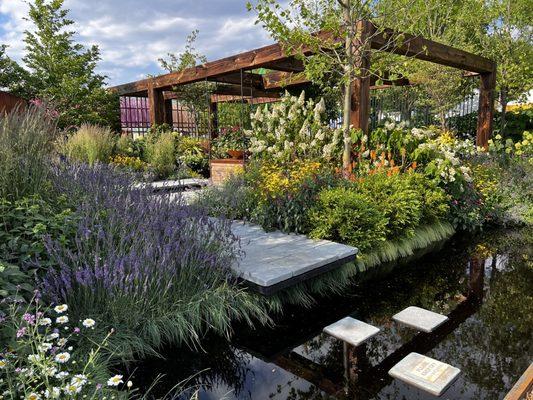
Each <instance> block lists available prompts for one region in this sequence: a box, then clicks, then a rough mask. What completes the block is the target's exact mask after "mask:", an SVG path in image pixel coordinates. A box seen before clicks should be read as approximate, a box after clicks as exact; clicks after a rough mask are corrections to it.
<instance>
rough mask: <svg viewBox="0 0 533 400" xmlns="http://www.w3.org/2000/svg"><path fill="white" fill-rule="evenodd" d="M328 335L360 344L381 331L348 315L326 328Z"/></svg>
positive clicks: (355, 344) (353, 343) (354, 344)
mask: <svg viewBox="0 0 533 400" xmlns="http://www.w3.org/2000/svg"><path fill="white" fill-rule="evenodd" d="M324 332H326V333H327V334H328V335H331V336H333V337H336V338H337V339H340V340H343V341H345V342H347V343H349V344H351V345H352V346H359V345H360V344H361V343H364V342H366V341H367V340H368V339H370V338H371V337H372V336H374V335H376V334H377V333H378V332H379V328H376V327H375V326H372V325H369V324H367V323H365V322H363V321H359V320H358V319H355V318H352V317H346V318H343V319H341V320H340V321H337V322H335V323H333V324H331V325H328V326H326V327H325V328H324Z"/></svg>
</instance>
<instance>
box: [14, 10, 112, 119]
mask: <svg viewBox="0 0 533 400" xmlns="http://www.w3.org/2000/svg"><path fill="white" fill-rule="evenodd" d="M63 3H64V0H33V2H32V3H29V6H30V10H29V15H28V20H29V21H31V22H32V23H33V24H34V26H35V31H34V32H31V31H29V30H27V31H25V33H24V42H25V43H26V48H25V50H26V54H25V56H24V57H23V61H24V64H25V65H26V67H27V68H28V85H29V88H30V92H31V93H33V95H34V96H35V97H39V98H41V99H44V100H46V101H48V102H50V103H51V104H53V105H54V107H55V108H56V109H57V111H58V112H59V119H58V124H59V126H60V127H62V128H67V127H69V126H79V125H81V124H82V123H83V122H90V123H96V124H108V125H112V126H116V124H117V120H118V98H117V97H116V96H115V95H112V94H110V93H108V92H107V90H105V88H104V84H105V80H106V77H105V76H103V75H100V74H97V73H96V72H95V69H96V66H97V63H98V61H99V60H100V52H99V49H98V47H97V46H91V47H90V48H89V49H86V48H85V47H84V46H83V45H81V44H79V43H76V42H75V41H74V35H75V32H74V31H71V30H69V28H70V27H71V26H72V25H73V23H74V22H73V21H72V20H70V19H68V13H69V10H67V9H64V8H63Z"/></svg>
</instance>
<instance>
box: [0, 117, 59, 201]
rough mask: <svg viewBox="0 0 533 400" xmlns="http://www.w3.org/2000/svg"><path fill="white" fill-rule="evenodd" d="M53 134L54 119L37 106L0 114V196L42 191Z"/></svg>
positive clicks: (20, 196) (44, 187) (54, 134)
mask: <svg viewBox="0 0 533 400" xmlns="http://www.w3.org/2000/svg"><path fill="white" fill-rule="evenodd" d="M56 138H57V131H56V128H55V125H54V123H53V122H52V121H51V120H50V119H49V118H48V117H47V116H46V114H45V113H44V112H43V111H42V110H40V109H35V108H30V109H29V110H27V111H20V112H13V113H10V114H7V115H3V114H0V197H3V198H8V199H11V200H16V199H20V198H22V197H24V196H31V195H33V194H36V193H40V194H44V192H45V191H46V185H47V181H48V178H49V174H50V166H49V157H50V154H51V152H52V150H53V147H54V141H55V140H56Z"/></svg>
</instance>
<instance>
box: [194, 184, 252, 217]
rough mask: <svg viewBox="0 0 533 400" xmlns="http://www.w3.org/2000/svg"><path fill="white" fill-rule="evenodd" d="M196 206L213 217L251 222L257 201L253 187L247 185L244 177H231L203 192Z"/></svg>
mask: <svg viewBox="0 0 533 400" xmlns="http://www.w3.org/2000/svg"><path fill="white" fill-rule="evenodd" d="M195 205H197V206H199V207H200V208H202V209H204V210H206V212H207V213H208V214H209V215H212V216H217V217H225V218H228V219H239V220H250V215H251V212H252V210H254V209H255V207H257V201H256V196H255V195H254V190H253V187H252V186H249V185H247V184H246V181H245V179H244V177H243V176H242V175H231V176H230V177H229V178H228V179H227V180H226V181H225V182H224V183H223V184H222V185H219V186H210V187H208V188H207V189H206V190H205V191H203V192H202V194H201V196H199V197H198V198H197V199H196V201H195Z"/></svg>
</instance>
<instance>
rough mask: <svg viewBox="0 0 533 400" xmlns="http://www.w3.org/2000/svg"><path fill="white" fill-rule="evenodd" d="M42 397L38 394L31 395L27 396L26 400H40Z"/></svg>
mask: <svg viewBox="0 0 533 400" xmlns="http://www.w3.org/2000/svg"><path fill="white" fill-rule="evenodd" d="M40 398H41V396H39V395H38V394H37V393H34V392H32V393H30V394H29V395H28V396H26V400H39V399H40Z"/></svg>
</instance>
